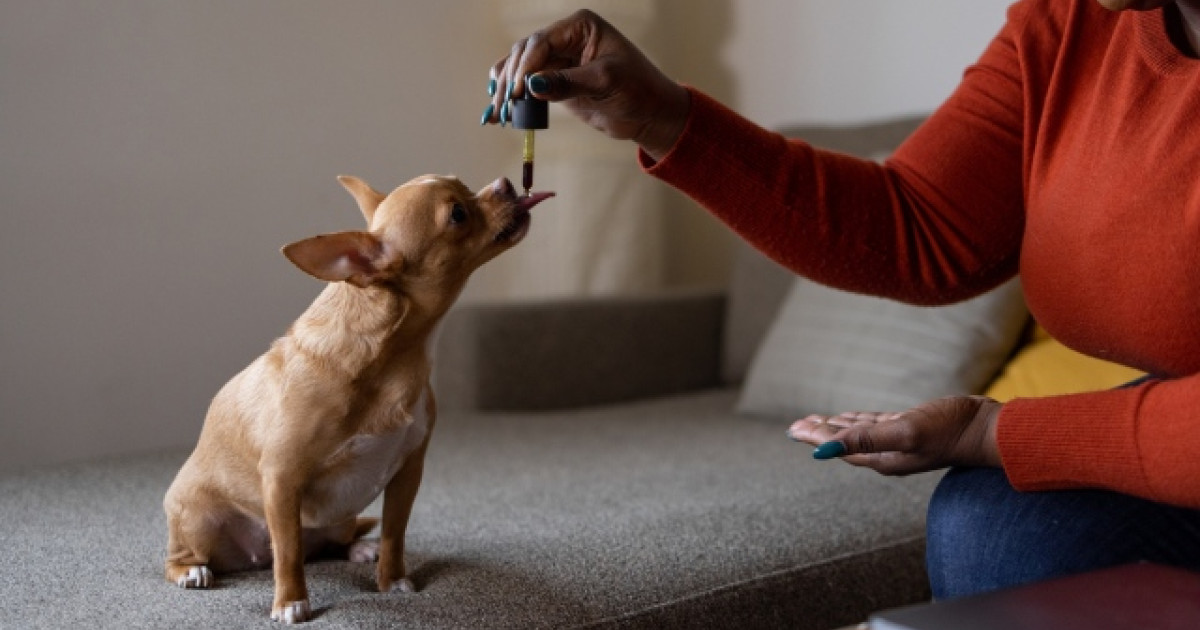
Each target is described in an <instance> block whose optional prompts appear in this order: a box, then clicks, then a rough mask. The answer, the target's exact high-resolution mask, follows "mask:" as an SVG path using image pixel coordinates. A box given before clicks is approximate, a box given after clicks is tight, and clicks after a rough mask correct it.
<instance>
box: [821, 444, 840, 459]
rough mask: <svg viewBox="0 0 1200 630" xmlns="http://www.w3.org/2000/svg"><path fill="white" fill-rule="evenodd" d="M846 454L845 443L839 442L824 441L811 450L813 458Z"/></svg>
mask: <svg viewBox="0 0 1200 630" xmlns="http://www.w3.org/2000/svg"><path fill="white" fill-rule="evenodd" d="M845 454H846V445H845V444H842V443H841V442H826V443H824V444H822V445H820V446H818V447H817V449H816V450H815V451H813V459H833V458H835V457H841V456H842V455H845Z"/></svg>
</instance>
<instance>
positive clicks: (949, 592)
mask: <svg viewBox="0 0 1200 630" xmlns="http://www.w3.org/2000/svg"><path fill="white" fill-rule="evenodd" d="M926 530H927V531H926V533H927V547H926V552H925V553H926V566H927V568H928V569H929V580H930V585H931V586H932V587H933V596H934V598H935V599H946V598H950V597H961V596H964V595H972V594H975V593H981V592H984V591H991V590H995V589H998V588H1003V587H1007V586H1015V585H1018V584H1025V583H1028V582H1034V581H1038V580H1043V579H1048V578H1052V577H1058V576H1063V575H1069V574H1072V573H1081V572H1084V571H1089V570H1092V569H1099V568H1103V567H1109V566H1114V565H1118V564H1125V563H1128V562H1136V561H1140V560H1145V561H1150V562H1158V563H1161V564H1168V565H1174V566H1179V567H1185V568H1190V569H1193V570H1198V571H1200V510H1191V509H1186V508H1180V507H1173V506H1170V505H1165V504H1162V503H1156V502H1154V501H1149V500H1146V499H1139V498H1137V497H1133V496H1129V495H1124V494H1119V493H1116V492H1109V491H1105V490H1063V491H1054V492H1017V491H1016V490H1014V489H1013V487H1012V486H1011V485H1010V484H1009V483H1008V478H1007V477H1006V476H1005V475H1004V471H1003V470H1000V469H998V468H954V469H951V470H950V471H949V472H948V473H946V476H945V477H944V478H943V479H942V481H941V483H940V484H939V485H938V487H937V490H936V491H935V492H934V494H933V498H932V499H931V500H930V503H929V515H928V519H927V522H926Z"/></svg>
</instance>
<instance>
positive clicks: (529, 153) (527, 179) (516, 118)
mask: <svg viewBox="0 0 1200 630" xmlns="http://www.w3.org/2000/svg"><path fill="white" fill-rule="evenodd" d="M511 107H512V124H513V128H514V129H520V130H522V131H524V132H525V141H524V143H523V145H522V147H521V187H522V188H524V189H525V196H526V197H528V196H529V191H530V190H532V189H533V148H534V138H533V135H534V130H535V129H548V128H549V127H550V103H549V102H547V101H543V100H542V99H540V98H536V97H535V96H534V95H533V90H531V89H529V78H528V77H526V78H525V93H524V94H523V95H522V96H521V98H514V99H512V105H511Z"/></svg>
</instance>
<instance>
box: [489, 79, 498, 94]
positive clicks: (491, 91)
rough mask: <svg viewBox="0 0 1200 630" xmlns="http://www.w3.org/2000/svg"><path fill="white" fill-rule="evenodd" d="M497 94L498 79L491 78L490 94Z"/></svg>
mask: <svg viewBox="0 0 1200 630" xmlns="http://www.w3.org/2000/svg"><path fill="white" fill-rule="evenodd" d="M495 95H496V80H495V79H490V80H488V96H495Z"/></svg>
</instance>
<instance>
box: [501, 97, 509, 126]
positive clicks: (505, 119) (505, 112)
mask: <svg viewBox="0 0 1200 630" xmlns="http://www.w3.org/2000/svg"><path fill="white" fill-rule="evenodd" d="M507 122H508V101H504V104H503V105H501V106H500V126H501V127H503V126H504V125H505V124H506V123H507Z"/></svg>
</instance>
